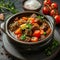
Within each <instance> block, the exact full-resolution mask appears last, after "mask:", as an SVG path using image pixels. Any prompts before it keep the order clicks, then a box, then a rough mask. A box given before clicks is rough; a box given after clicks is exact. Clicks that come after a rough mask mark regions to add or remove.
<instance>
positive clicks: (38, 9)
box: [22, 0, 42, 12]
mask: <svg viewBox="0 0 60 60" xmlns="http://www.w3.org/2000/svg"><path fill="white" fill-rule="evenodd" d="M26 1H27V0H24V1H23V2H22V7H23V9H24V10H25V11H36V12H38V11H40V9H41V7H42V2H40V1H39V2H40V4H41V6H40V7H39V8H37V9H35V10H32V9H27V8H25V7H24V3H25V2H26Z"/></svg>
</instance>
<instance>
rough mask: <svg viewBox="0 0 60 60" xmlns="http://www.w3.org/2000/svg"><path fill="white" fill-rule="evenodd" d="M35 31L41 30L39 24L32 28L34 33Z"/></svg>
mask: <svg viewBox="0 0 60 60" xmlns="http://www.w3.org/2000/svg"><path fill="white" fill-rule="evenodd" d="M35 30H39V25H38V24H37V23H35V24H34V25H33V26H32V32H34V31H35Z"/></svg>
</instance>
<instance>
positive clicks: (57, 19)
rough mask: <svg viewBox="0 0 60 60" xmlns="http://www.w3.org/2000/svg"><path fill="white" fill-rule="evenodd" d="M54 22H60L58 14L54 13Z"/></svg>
mask: <svg viewBox="0 0 60 60" xmlns="http://www.w3.org/2000/svg"><path fill="white" fill-rule="evenodd" d="M54 18H55V21H56V24H60V15H56V16H55V17H54Z"/></svg>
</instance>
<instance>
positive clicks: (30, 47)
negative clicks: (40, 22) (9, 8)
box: [1, 11, 54, 50]
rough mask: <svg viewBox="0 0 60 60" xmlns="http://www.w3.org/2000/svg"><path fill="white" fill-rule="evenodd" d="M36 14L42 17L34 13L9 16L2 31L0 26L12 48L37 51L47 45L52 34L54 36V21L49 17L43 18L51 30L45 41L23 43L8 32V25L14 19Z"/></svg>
mask: <svg viewBox="0 0 60 60" xmlns="http://www.w3.org/2000/svg"><path fill="white" fill-rule="evenodd" d="M33 13H34V14H37V15H42V16H44V15H43V14H41V13H38V12H35V11H25V12H22V13H17V14H15V15H13V16H11V17H10V18H9V19H8V20H6V21H5V22H4V29H2V25H3V24H1V29H2V30H4V32H5V33H6V34H7V37H8V38H9V41H10V42H12V44H13V45H14V46H17V47H18V48H20V49H22V50H38V49H40V48H41V47H43V46H45V45H47V42H48V41H51V40H52V37H53V34H54V20H53V18H52V17H50V16H44V18H45V19H46V20H47V21H48V23H49V25H50V28H51V33H50V34H49V35H48V37H46V38H45V39H43V40H41V41H38V42H23V41H19V40H17V39H15V38H14V37H13V36H12V35H11V34H10V32H9V24H10V23H11V22H12V21H13V20H14V18H15V17H22V16H30V15H32V14H33Z"/></svg>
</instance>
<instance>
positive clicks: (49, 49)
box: [45, 39, 59, 56]
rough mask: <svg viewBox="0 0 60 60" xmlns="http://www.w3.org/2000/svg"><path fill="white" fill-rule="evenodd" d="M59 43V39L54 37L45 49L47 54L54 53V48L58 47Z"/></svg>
mask: <svg viewBox="0 0 60 60" xmlns="http://www.w3.org/2000/svg"><path fill="white" fill-rule="evenodd" d="M58 45H59V43H58V41H56V40H55V39H54V40H53V42H52V43H51V45H50V46H49V47H47V48H46V49H45V53H46V55H47V56H50V55H51V54H52V53H53V50H54V49H56V48H57V46H58Z"/></svg>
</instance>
